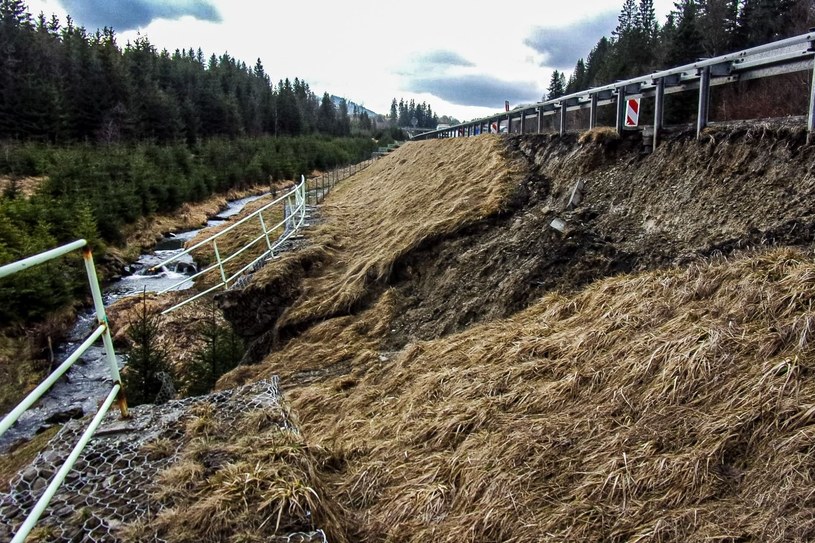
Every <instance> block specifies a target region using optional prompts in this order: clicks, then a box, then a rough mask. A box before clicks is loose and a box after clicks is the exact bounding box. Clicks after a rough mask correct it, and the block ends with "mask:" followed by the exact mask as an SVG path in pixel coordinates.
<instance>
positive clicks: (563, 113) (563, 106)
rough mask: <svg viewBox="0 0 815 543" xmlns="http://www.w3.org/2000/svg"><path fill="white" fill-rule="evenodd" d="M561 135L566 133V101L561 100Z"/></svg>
mask: <svg viewBox="0 0 815 543" xmlns="http://www.w3.org/2000/svg"><path fill="white" fill-rule="evenodd" d="M558 132H559V133H560V135H561V136H563V134H565V133H566V102H565V101H563V100H561V101H560V129H559V130H558Z"/></svg>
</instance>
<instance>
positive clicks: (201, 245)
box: [153, 176, 306, 314]
mask: <svg viewBox="0 0 815 543" xmlns="http://www.w3.org/2000/svg"><path fill="white" fill-rule="evenodd" d="M281 207H282V217H283V218H282V220H280V221H278V222H276V223H274V224H269V222H268V220H269V218H270V217H271V215H272V213H273V211H274V210H276V209H280V208H281ZM305 218H306V179H305V177H304V176H300V183H298V184H297V185H295V186H294V187H293V188H291V189H290V190H289V191H288V192H286V193H285V194H283V195H282V196H280V197H278V198H276V199H275V200H274V201H272V202H270V203H268V204H266V205H264V206H263V207H261V208H260V209H258V210H256V211H254V212H253V213H251V214H250V215H247V216H246V217H244V218H242V219H241V220H239V221H237V222H236V223H235V224H232V225H230V226H229V227H227V228H224V229H223V230H221V231H220V232H218V233H216V234H213V235H212V236H210V237H208V238H207V239H205V240H203V241H200V242H198V243H196V244H194V245H193V246H191V247H189V248H187V249H185V250H184V251H182V252H181V253H179V254H177V255H175V256H173V257H172V258H168V259H167V260H165V261H163V262H160V263H159V264H156V265H155V266H153V269H154V270H155V269H160V268H161V267H163V266H166V265H167V264H170V263H172V262H175V261H178V260H180V259H182V258H184V257H185V256H187V255H190V254H191V253H193V252H195V251H198V250H201V249H211V251H212V254H213V256H214V262H212V263H211V264H210V265H209V266H206V267H205V268H204V269H202V270H200V271H198V272H197V273H195V274H194V275H191V276H189V277H185V278H184V279H182V280H180V281H178V282H176V283H173V284H172V285H170V286H169V287H167V288H165V289H164V290H162V291H160V292H159V294H163V293H165V292H168V291H171V290H177V289H178V288H179V287H181V286H182V285H184V284H186V283H190V282H191V281H195V280H196V279H198V278H201V277H203V276H204V275H206V274H208V273H210V272H215V271H216V270H217V271H218V273H219V279H218V280H217V281H216V283H215V284H214V285H213V286H210V287H209V288H206V289H204V290H202V291H200V292H197V293H196V294H194V295H193V296H190V297H189V298H186V299H185V300H183V301H181V302H179V303H177V304H175V305H173V306H172V307H169V308H167V309H165V310H164V311H162V314H167V313H170V312H171V311H175V310H176V309H178V308H180V307H182V306H184V305H186V304H188V303H190V302H192V301H193V300H197V299H198V298H201V297H203V296H206V295H207V294H210V293H212V292H214V291H216V290H218V289H227V288H229V287H230V285H233V284H234V283H235V282H236V281H237V280H238V279H239V278H240V277H241V276H243V274H244V273H246V272H247V271H249V270H251V269H253V268H255V266H257V265H259V264H260V263H261V262H263V261H264V260H265V259H267V258H269V257H270V256H272V255H273V253H274V251H275V250H276V249H278V248H279V247H280V246H281V245H283V243H285V242H286V241H287V240H288V239H289V238H291V237H292V236H293V235H294V234H295V233H296V232H297V231H298V230H299V228H300V227H301V226H302V225H303V223H304V222H305ZM272 220H273V219H272ZM251 221H257V222H258V223H259V224H258V225H257V226H259V232H260V234H259V235H257V236H254V237H251V238H250V240H249V241H248V242H246V243H245V244H243V245H241V246H240V247H239V248H238V249H236V250H234V251H233V252H232V253H231V254H228V255H224V254H222V250H223V249H224V248H225V242H226V240H227V235H228V234H230V233H233V232H234V231H235V230H236V229H238V228H239V227H241V226H243V225H247V224H248V223H250V222H251ZM281 230H282V233H280V235H279V236H278V237H277V238H276V239H274V238H273V236H275V235H276V234H277V233H278V232H281ZM219 242H221V246H220V247H219V245H218V243H219ZM258 244H263V245H265V249H264V250H262V251H261V254H260V255H258V256H256V257H255V258H253V259H252V260H251V261H250V262H249V263H248V264H245V265H243V266H240V267H239V268H238V269H237V270H229V271H227V266H226V265H227V264H229V263H230V262H232V261H235V260H236V259H237V258H238V257H240V256H241V255H243V254H244V253H246V252H247V251H249V250H250V249H252V248H253V247H256V246H257V245H258ZM263 245H262V246H263Z"/></svg>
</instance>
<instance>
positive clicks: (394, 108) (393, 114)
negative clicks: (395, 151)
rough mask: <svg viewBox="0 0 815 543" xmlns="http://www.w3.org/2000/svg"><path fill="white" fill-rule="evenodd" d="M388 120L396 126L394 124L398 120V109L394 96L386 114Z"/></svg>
mask: <svg viewBox="0 0 815 543" xmlns="http://www.w3.org/2000/svg"><path fill="white" fill-rule="evenodd" d="M388 121H389V122H390V125H391V126H396V124H397V123H398V122H399V110H398V109H397V105H396V98H394V99H393V101H392V102H391V112H390V115H389V116H388Z"/></svg>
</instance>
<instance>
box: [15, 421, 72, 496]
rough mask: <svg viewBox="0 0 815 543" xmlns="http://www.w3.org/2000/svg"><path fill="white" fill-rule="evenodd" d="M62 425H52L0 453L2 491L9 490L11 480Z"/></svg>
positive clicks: (43, 447)
mask: <svg viewBox="0 0 815 543" xmlns="http://www.w3.org/2000/svg"><path fill="white" fill-rule="evenodd" d="M60 428H61V426H52V427H51V428H48V429H47V430H45V431H43V432H42V433H40V434H38V435H36V436H34V437H33V438H31V439H30V440H29V441H26V442H25V443H22V444H21V445H20V446H18V447H15V448H12V449H11V450H10V451H7V452H5V453H3V454H2V455H0V492H8V491H9V489H10V485H9V483H10V481H11V480H12V479H13V478H14V476H16V475H17V473H18V472H19V471H20V470H22V469H23V468H25V467H26V466H28V465H29V464H30V463H31V461H32V460H34V458H35V457H36V456H37V454H39V453H40V452H41V451H42V450H43V449H45V447H46V446H47V445H48V442H49V441H50V440H51V438H52V437H54V436H55V435H56V434H57V432H58V431H59V429H60Z"/></svg>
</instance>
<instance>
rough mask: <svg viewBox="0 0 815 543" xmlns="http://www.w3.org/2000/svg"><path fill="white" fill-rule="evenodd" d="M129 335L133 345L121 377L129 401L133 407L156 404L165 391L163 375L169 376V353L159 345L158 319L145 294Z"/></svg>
mask: <svg viewBox="0 0 815 543" xmlns="http://www.w3.org/2000/svg"><path fill="white" fill-rule="evenodd" d="M127 336H128V338H129V339H130V341H131V342H132V346H131V348H130V350H129V351H128V352H127V354H125V369H124V371H123V374H122V378H123V380H124V385H125V392H126V394H127V402H128V404H130V405H131V406H134V405H140V404H143V403H153V402H154V401H155V399H156V396H157V395H158V393H159V392H160V391H161V388H162V384H163V381H162V375H161V374H164V375H169V372H170V365H169V363H168V355H167V351H166V350H165V349H164V348H163V347H162V346H161V344H160V343H159V324H158V317H157V316H156V315H155V314H153V313H151V312H150V310H149V308H148V307H147V295H146V294H142V303H141V305H140V306H139V309H137V312H136V317H135V319H134V320H133V321H132V322H131V323H130V328H129V329H128V331H127Z"/></svg>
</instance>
